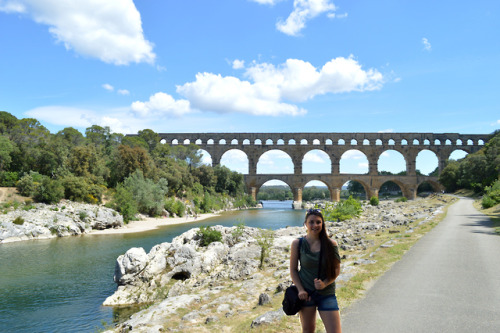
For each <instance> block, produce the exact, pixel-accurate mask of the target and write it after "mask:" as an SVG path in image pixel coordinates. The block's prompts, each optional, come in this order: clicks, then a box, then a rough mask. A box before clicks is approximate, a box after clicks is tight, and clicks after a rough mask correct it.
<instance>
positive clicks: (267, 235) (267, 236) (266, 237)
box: [257, 230, 274, 269]
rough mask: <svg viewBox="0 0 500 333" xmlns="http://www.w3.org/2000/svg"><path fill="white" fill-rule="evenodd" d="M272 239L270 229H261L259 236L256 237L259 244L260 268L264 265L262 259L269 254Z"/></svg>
mask: <svg viewBox="0 0 500 333" xmlns="http://www.w3.org/2000/svg"><path fill="white" fill-rule="evenodd" d="M273 241H274V233H273V231H272V230H261V232H260V236H259V238H257V244H259V246H260V265H259V268H260V269H262V268H263V267H264V261H265V260H266V258H267V257H268V256H269V251H270V250H271V247H272V245H273Z"/></svg>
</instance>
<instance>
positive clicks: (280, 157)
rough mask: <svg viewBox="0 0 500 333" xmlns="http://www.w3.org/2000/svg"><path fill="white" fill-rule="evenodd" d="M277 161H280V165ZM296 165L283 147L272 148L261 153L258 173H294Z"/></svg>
mask: <svg viewBox="0 0 500 333" xmlns="http://www.w3.org/2000/svg"><path fill="white" fill-rule="evenodd" d="M276 161H278V165H276ZM294 167H295V165H294V162H293V160H292V158H291V156H290V155H289V154H288V153H286V152H285V151H283V150H281V149H270V150H267V151H265V152H263V153H262V154H261V155H259V157H258V162H257V174H262V173H267V174H276V173H285V174H287V173H293V170H294ZM283 171H288V172H283Z"/></svg>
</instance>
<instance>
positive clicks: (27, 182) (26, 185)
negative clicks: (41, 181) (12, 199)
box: [16, 175, 36, 197]
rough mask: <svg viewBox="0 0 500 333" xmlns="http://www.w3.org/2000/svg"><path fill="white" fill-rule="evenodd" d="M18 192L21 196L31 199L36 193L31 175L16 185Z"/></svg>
mask: <svg viewBox="0 0 500 333" xmlns="http://www.w3.org/2000/svg"><path fill="white" fill-rule="evenodd" d="M16 187H17V191H18V192H19V194H20V195H22V196H25V197H31V196H33V194H34V193H35V187H36V185H35V181H34V180H33V177H32V176H31V175H24V176H22V177H21V179H19V180H18V181H17V183H16Z"/></svg>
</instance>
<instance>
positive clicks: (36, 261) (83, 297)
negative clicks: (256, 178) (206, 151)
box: [0, 201, 304, 333]
mask: <svg viewBox="0 0 500 333" xmlns="http://www.w3.org/2000/svg"><path fill="white" fill-rule="evenodd" d="M291 206H292V204H291V201H283V202H276V201H269V202H264V208H263V209H249V210H243V211H236V212H228V213H224V214H222V215H221V216H218V217H214V218H211V219H207V220H203V221H200V222H198V223H189V224H186V225H174V226H166V227H162V228H161V229H157V230H154V231H148V232H142V233H137V234H118V235H85V236H80V237H65V238H57V239H51V240H36V241H24V242H17V243H6V244H0V295H1V297H0V332H30V333H33V332H96V331H98V330H99V329H102V328H103V323H108V324H110V323H112V322H113V318H114V316H115V315H116V313H117V312H116V311H114V310H113V308H111V307H104V306H102V302H103V301H104V300H105V299H106V298H107V297H108V296H110V295H111V294H113V292H114V291H115V290H116V284H115V283H114V282H113V273H114V268H115V262H116V258H117V257H118V256H119V255H121V254H123V253H125V252H126V251H127V250H128V249H130V248H131V247H143V248H144V249H145V250H146V252H149V251H150V249H151V248H152V247H153V246H154V245H156V244H159V243H162V242H169V241H171V240H172V239H173V238H174V237H176V236H178V235H180V234H181V233H183V232H185V231H187V230H189V229H191V228H195V227H199V226H207V225H223V226H233V225H237V224H240V223H244V224H245V226H249V227H258V228H264V229H272V230H276V229H279V228H283V227H286V226H300V225H302V223H303V217H304V212H303V211H301V210H292V209H291Z"/></svg>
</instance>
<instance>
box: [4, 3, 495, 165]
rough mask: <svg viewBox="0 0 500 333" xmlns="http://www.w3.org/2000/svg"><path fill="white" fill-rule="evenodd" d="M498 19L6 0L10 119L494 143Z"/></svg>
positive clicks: (369, 9)
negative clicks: (455, 137) (474, 136)
mask: <svg viewBox="0 0 500 333" xmlns="http://www.w3.org/2000/svg"><path fill="white" fill-rule="evenodd" d="M499 15H500V2H498V1H475V2H468V3H466V2H457V1H446V0H445V1H425V0H424V1H394V0H393V1H383V0H381V1H373V0H371V1H368V0H359V1H345V0H332V1H330V0H217V1H210V0H203V1H201V0H198V1H193V0H183V1H164V0H143V1H132V0H106V1H104V0H87V1H85V2H83V1H78V2H76V1H70V0H0V45H1V51H0V77H1V80H0V110H2V111H7V112H10V113H12V114H13V115H15V116H16V117H18V118H26V117H31V118H36V119H38V120H39V121H40V122H41V123H42V124H43V125H44V126H45V127H47V128H48V129H49V130H50V131H51V132H53V133H55V132H57V131H59V130H61V129H63V128H65V127H74V128H77V129H79V130H81V131H82V132H84V131H85V128H87V127H90V126H91V125H93V124H97V125H100V126H109V127H110V128H111V130H112V131H114V132H119V133H123V134H128V133H137V131H139V130H142V129H146V128H150V129H152V130H154V131H156V132H458V133H491V132H493V131H494V130H496V129H498V128H500V93H499V91H500V84H499V80H498V77H500V34H499V31H500V17H499ZM318 156H319V155H318ZM313 159H314V158H313ZM359 164H360V163H358V166H359Z"/></svg>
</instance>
